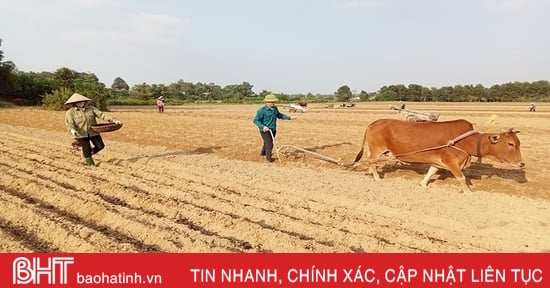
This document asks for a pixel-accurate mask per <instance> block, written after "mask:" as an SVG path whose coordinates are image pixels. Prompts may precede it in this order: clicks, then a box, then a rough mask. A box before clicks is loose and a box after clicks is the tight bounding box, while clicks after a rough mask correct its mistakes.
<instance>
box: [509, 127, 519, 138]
mask: <svg viewBox="0 0 550 288" xmlns="http://www.w3.org/2000/svg"><path fill="white" fill-rule="evenodd" d="M510 133H519V131H514V128H510V129H508V131H506V136H508V135H510Z"/></svg>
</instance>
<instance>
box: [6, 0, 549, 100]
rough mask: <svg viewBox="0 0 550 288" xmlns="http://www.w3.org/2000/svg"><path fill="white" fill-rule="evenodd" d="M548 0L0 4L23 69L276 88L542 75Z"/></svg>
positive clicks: (9, 52)
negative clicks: (58, 70) (72, 71)
mask: <svg viewBox="0 0 550 288" xmlns="http://www.w3.org/2000/svg"><path fill="white" fill-rule="evenodd" d="M549 15H550V0H453V1H451V0H417V1H415V0H217V1H215V0H196V1H190V0H156V1H153V0H17V1H15V0H0V38H1V39H3V42H2V46H0V50H2V51H4V56H5V59H4V60H9V61H13V62H14V63H15V64H16V65H17V68H18V69H19V70H20V71H25V72H30V71H34V72H41V71H50V72H53V71H55V70H57V69H58V68H61V67H68V68H70V69H73V70H77V71H79V72H90V73H94V74H96V75H97V76H98V78H99V80H100V81H101V82H103V83H105V84H106V85H107V86H108V87H110V86H111V84H112V83H113V80H114V78H115V77H122V79H124V80H126V82H127V83H128V84H129V85H130V86H133V85H135V84H140V83H142V82H146V83H149V84H170V83H173V82H176V81H178V80H180V79H181V80H184V81H186V82H194V83H196V82H203V83H211V82H214V83H216V84H218V85H220V86H222V87H223V86H225V85H229V84H240V83H242V82H243V81H246V82H249V83H250V84H252V85H253V86H254V88H253V89H254V91H256V92H260V91H262V90H268V91H271V92H274V93H290V94H292V93H308V92H311V93H313V94H316V93H322V94H329V93H334V92H335V91H336V90H337V89H338V87H340V86H342V85H348V86H349V87H350V88H351V89H352V91H354V90H355V91H357V92H359V91H361V90H365V91H367V92H375V91H377V90H378V89H379V88H380V87H382V86H384V85H391V84H405V85H408V84H419V85H422V86H426V87H437V88H439V87H442V86H448V85H451V86H454V85H468V84H478V83H479V84H482V85H484V86H485V87H490V86H492V85H494V84H502V83H506V82H512V81H528V82H532V81H537V80H550V16H549Z"/></svg>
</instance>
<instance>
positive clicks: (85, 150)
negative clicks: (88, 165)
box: [78, 135, 105, 158]
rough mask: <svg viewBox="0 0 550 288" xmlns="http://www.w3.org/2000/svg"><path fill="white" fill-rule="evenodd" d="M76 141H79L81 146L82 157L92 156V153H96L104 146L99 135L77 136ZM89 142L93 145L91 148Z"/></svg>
mask: <svg viewBox="0 0 550 288" xmlns="http://www.w3.org/2000/svg"><path fill="white" fill-rule="evenodd" d="M78 143H80V146H82V155H83V156H84V158H90V157H92V154H96V153H97V152H99V151H101V150H103V148H105V144H104V143H103V139H101V135H96V136H92V137H86V138H78ZM91 144H93V145H94V147H93V148H92V145H91Z"/></svg>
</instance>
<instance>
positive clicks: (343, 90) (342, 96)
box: [334, 85, 353, 102]
mask: <svg viewBox="0 0 550 288" xmlns="http://www.w3.org/2000/svg"><path fill="white" fill-rule="evenodd" d="M334 96H335V97H336V101H339V102H348V101H350V100H351V97H352V96H353V93H351V89H350V88H349V86H348V85H343V86H340V88H338V90H337V91H336V92H335V93H334Z"/></svg>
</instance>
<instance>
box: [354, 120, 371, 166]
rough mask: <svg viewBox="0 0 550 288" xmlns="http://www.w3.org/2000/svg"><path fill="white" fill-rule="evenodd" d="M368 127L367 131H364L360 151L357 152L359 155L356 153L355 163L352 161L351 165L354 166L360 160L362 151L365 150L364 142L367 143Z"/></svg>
mask: <svg viewBox="0 0 550 288" xmlns="http://www.w3.org/2000/svg"><path fill="white" fill-rule="evenodd" d="M368 130H369V129H368V127H367V129H365V135H364V137H363V143H362V144H361V150H359V153H357V156H355V161H353V164H356V163H357V162H359V160H361V158H362V157H363V151H364V150H365V142H366V141H367V131H368Z"/></svg>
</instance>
